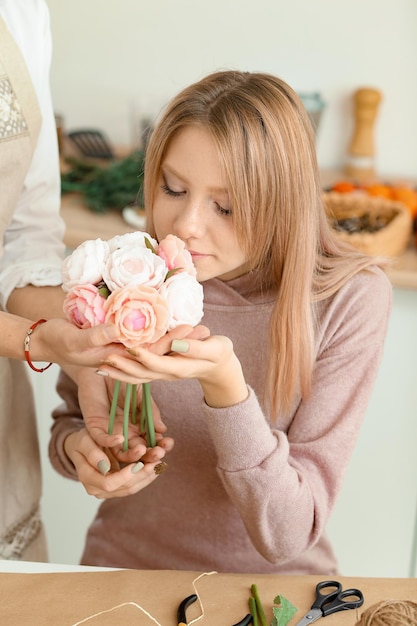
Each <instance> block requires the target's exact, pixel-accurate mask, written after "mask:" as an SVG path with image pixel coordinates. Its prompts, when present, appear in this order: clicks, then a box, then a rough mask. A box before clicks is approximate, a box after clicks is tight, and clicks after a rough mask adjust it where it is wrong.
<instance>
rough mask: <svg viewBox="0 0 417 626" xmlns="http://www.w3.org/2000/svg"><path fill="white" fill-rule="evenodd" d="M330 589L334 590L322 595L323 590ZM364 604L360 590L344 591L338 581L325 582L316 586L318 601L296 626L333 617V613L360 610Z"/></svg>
mask: <svg viewBox="0 0 417 626" xmlns="http://www.w3.org/2000/svg"><path fill="white" fill-rule="evenodd" d="M328 587H329V588H333V589H332V590H331V591H329V593H326V594H323V593H321V592H322V590H323V589H327V588H328ZM345 598H348V599H345ZM363 602H364V597H363V593H362V591H360V590H359V589H343V587H342V585H341V584H340V583H339V582H337V581H336V580H323V581H322V582H320V583H318V585H316V599H315V600H314V602H313V604H312V605H311V609H310V610H309V612H308V613H306V614H305V615H304V617H303V619H302V620H301V621H299V622H298V624H296V626H307V625H308V624H312V623H313V622H315V621H316V620H318V619H320V618H321V617H327V615H331V613H338V612H339V611H346V610H347V609H358V608H359V607H360V606H362V604H363Z"/></svg>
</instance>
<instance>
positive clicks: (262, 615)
mask: <svg viewBox="0 0 417 626" xmlns="http://www.w3.org/2000/svg"><path fill="white" fill-rule="evenodd" d="M251 591H252V595H253V597H254V598H255V602H256V608H257V610H258V615H259V620H260V622H261V626H268V624H267V622H266V617H265V611H264V609H263V606H262V602H261V599H260V597H259V593H258V586H257V585H252V587H251Z"/></svg>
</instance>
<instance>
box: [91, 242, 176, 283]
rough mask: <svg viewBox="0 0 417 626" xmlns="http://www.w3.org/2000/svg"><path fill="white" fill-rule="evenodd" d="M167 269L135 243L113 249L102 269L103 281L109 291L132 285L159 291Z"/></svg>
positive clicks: (160, 260) (154, 256)
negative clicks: (144, 286)
mask: <svg viewBox="0 0 417 626" xmlns="http://www.w3.org/2000/svg"><path fill="white" fill-rule="evenodd" d="M167 272H168V268H167V266H166V264H165V261H164V260H163V259H161V258H160V257H159V256H158V255H157V254H154V253H153V252H152V250H149V249H148V248H145V247H140V246H138V245H137V243H134V244H133V245H129V246H126V245H125V246H124V247H123V248H115V249H114V250H113V251H112V252H111V253H110V254H109V256H108V258H107V261H106V263H105V266H104V268H103V280H104V282H105V283H106V285H107V287H108V288H109V289H110V291H114V290H115V289H119V288H121V287H131V286H132V285H148V287H154V288H155V289H159V287H160V286H161V285H162V283H163V282H164V280H165V276H166V275H167Z"/></svg>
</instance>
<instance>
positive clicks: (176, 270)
mask: <svg viewBox="0 0 417 626" xmlns="http://www.w3.org/2000/svg"><path fill="white" fill-rule="evenodd" d="M181 271H182V267H173V268H172V270H168V272H167V275H166V276H165V280H168V278H171V276H174V274H176V273H177V272H181Z"/></svg>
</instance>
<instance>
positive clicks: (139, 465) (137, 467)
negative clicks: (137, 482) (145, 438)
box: [132, 461, 145, 474]
mask: <svg viewBox="0 0 417 626" xmlns="http://www.w3.org/2000/svg"><path fill="white" fill-rule="evenodd" d="M143 467H145V466H144V464H143V463H142V461H138V462H137V463H136V465H134V466H133V467H132V474H137V473H138V472H140V470H141V469H142V468H143Z"/></svg>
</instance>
